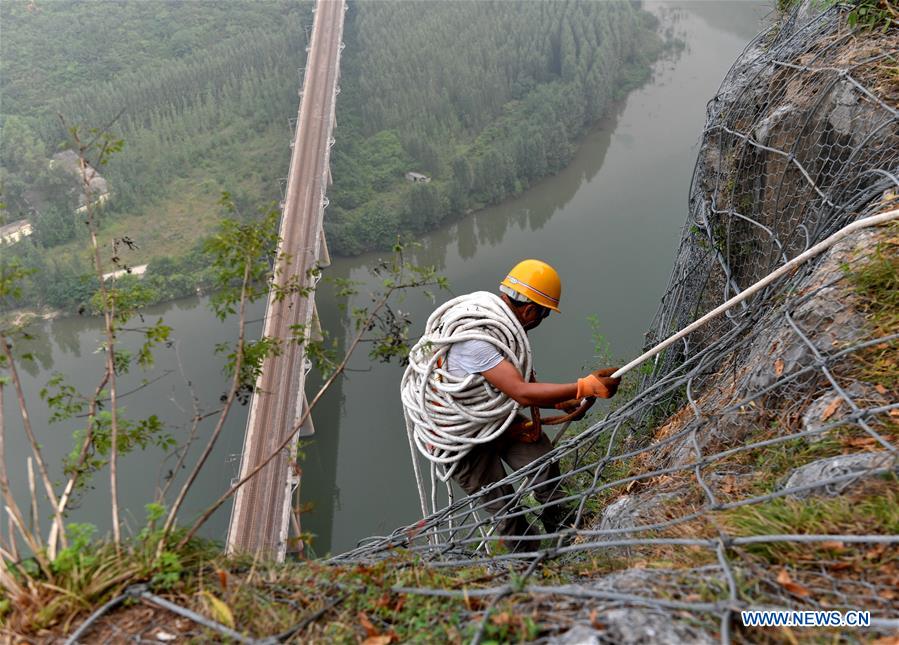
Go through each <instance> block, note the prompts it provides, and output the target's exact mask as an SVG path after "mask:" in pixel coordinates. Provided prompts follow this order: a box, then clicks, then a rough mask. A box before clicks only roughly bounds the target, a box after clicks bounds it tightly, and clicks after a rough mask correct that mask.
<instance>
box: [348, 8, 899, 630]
mask: <svg viewBox="0 0 899 645" xmlns="http://www.w3.org/2000/svg"><path fill="white" fill-rule="evenodd" d="M814 7H815V5H814V4H812V5H805V6H803V7H801V8H799V9H798V10H797V11H795V12H794V13H793V14H792V15H791V16H790V17H788V18H787V19H785V20H784V21H783V22H781V23H780V24H778V25H775V26H774V27H772V28H771V29H769V30H768V31H767V32H764V33H762V34H760V35H759V36H758V37H757V38H756V39H755V40H754V41H753V42H752V43H750V45H749V46H748V47H747V48H746V50H745V51H744V53H743V55H742V56H741V57H740V58H739V60H738V61H737V62H736V63H735V65H734V66H733V67H732V69H731V70H730V72H729V73H728V75H727V77H726V79H725V81H724V83H723V84H722V86H721V88H720V90H719V92H718V94H717V96H715V98H714V99H713V100H712V101H711V102H710V103H709V105H708V118H707V123H706V127H705V130H704V133H703V137H702V145H701V149H700V152H699V158H698V161H697V165H696V169H695V172H694V177H693V183H692V188H691V192H690V205H689V217H688V220H687V224H686V228H685V230H684V234H683V238H682V240H681V244H680V248H679V251H678V254H677V260H676V265H675V268H674V271H673V274H672V277H671V280H670V284H669V287H668V289H667V292H666V294H665V296H664V298H663V300H662V303H661V306H660V308H659V311H658V313H657V315H656V318H655V320H654V321H653V324H652V327H651V331H650V332H649V333H648V334H647V341H646V344H647V347H650V346H652V345H654V344H656V343H657V342H659V341H661V340H663V339H664V338H666V337H667V336H669V335H670V334H671V333H673V332H675V331H677V330H679V329H681V328H682V327H684V326H686V325H687V324H688V323H690V322H691V321H693V320H695V319H696V318H698V317H699V316H700V315H702V314H703V313H705V312H707V311H709V310H710V309H712V308H714V307H715V306H716V305H718V304H720V303H721V302H723V301H725V300H727V299H728V298H730V297H731V296H733V295H735V294H737V293H739V292H740V290H741V289H744V288H746V287H747V286H749V285H751V284H752V283H754V282H756V281H757V280H759V279H761V278H763V277H764V276H765V275H767V274H768V273H770V272H771V271H773V270H774V269H776V268H777V267H779V266H781V265H782V264H783V263H785V262H786V261H787V260H789V259H790V258H792V257H795V256H796V255H798V254H799V253H801V252H802V251H803V250H805V249H807V248H808V247H810V246H811V245H813V244H815V243H816V242H818V241H820V240H822V239H824V238H825V237H827V236H828V235H830V234H832V233H834V232H835V231H837V230H838V229H840V228H841V227H842V226H845V225H846V224H847V223H849V222H851V221H853V220H854V219H856V218H858V217H861V216H864V215H870V214H874V213H877V212H882V211H884V210H887V209H888V208H895V207H896V206H897V202H896V201H893V196H894V195H895V194H899V179H897V174H899V171H897V169H899V112H897V109H896V105H897V99H899V83H897V80H896V79H897V70H899V62H897V47H896V43H897V39H896V34H897V31H896V28H895V27H893V28H892V29H890V30H889V31H888V32H886V33H881V32H870V31H868V32H858V31H854V30H852V29H850V28H849V27H848V25H847V20H846V14H847V11H848V8H846V7H833V8H831V9H829V10H827V11H825V12H823V13H818V12H816V11H815V9H814ZM897 238H899V229H897V227H896V225H895V224H894V225H892V226H887V227H882V228H879V229H876V230H868V231H862V232H860V233H857V234H854V235H853V236H851V237H850V238H848V239H846V240H844V241H843V242H841V243H839V244H838V245H837V246H836V247H835V248H833V249H832V250H831V251H829V252H827V253H825V254H824V255H823V256H821V257H819V258H818V259H816V260H813V261H811V262H810V263H809V264H807V265H806V266H804V267H803V268H801V269H799V270H798V271H797V272H796V273H795V274H793V275H792V276H791V277H789V278H788V279H784V280H781V281H780V282H778V283H777V284H776V285H774V286H772V287H771V288H769V289H768V290H767V291H766V292H765V293H763V294H761V295H759V296H758V297H755V298H754V299H752V300H751V301H749V302H748V303H746V304H744V305H743V306H739V305H738V306H737V307H736V308H735V309H733V310H731V311H730V312H729V313H728V314H727V315H726V316H722V317H721V318H719V319H718V320H716V321H713V322H712V323H711V324H709V325H708V326H706V327H705V328H703V329H701V330H699V331H697V332H695V333H693V334H692V335H690V336H689V337H688V338H687V339H685V342H683V343H682V344H681V345H679V346H677V349H676V351H672V350H673V348H670V349H669V350H668V351H666V352H665V353H664V354H662V355H661V356H660V357H659V359H658V360H656V361H655V363H654V364H652V365H649V366H648V367H647V368H646V369H644V370H643V376H642V383H641V384H640V385H639V392H638V393H637V394H634V393H633V392H632V393H631V397H630V399H629V400H628V401H627V402H626V403H624V404H623V405H621V406H620V407H618V408H617V409H616V410H615V411H614V412H612V413H611V414H609V415H608V416H607V417H606V418H605V419H603V420H602V421H600V422H598V423H594V424H593V425H590V426H589V427H588V428H581V429H579V430H578V432H579V434H575V433H573V432H571V431H569V434H568V435H567V436H566V438H563V439H562V440H561V441H560V442H559V444H558V446H557V447H556V449H555V450H554V451H553V452H552V453H550V454H548V455H546V457H545V458H542V459H540V460H538V461H536V462H534V463H532V464H531V465H530V466H528V467H526V468H523V469H521V470H519V471H517V472H515V473H513V474H511V475H509V476H508V477H507V478H506V479H505V480H504V481H503V482H500V483H499V484H497V485H496V486H497V487H498V486H500V485H507V484H511V485H512V486H514V487H515V492H514V493H513V494H508V495H506V496H505V499H506V501H507V503H506V512H505V514H500V515H499V516H491V515H490V514H489V513H487V512H484V510H483V503H481V502H480V501H479V498H478V496H473V497H469V498H465V499H459V500H457V501H455V502H454V503H452V504H451V505H449V506H447V507H446V508H445V509H443V510H442V511H441V512H439V513H437V514H434V515H432V516H430V517H428V518H426V519H425V520H424V521H422V522H420V523H419V524H417V525H414V526H411V527H406V528H403V529H398V530H397V531H395V532H394V533H393V534H392V535H390V536H386V537H374V538H371V539H368V540H364V541H363V542H362V543H360V546H359V547H358V548H356V549H354V550H352V551H350V552H348V553H345V554H343V555H341V556H339V557H337V558H335V559H334V561H335V562H338V563H340V562H359V561H370V560H373V559H378V558H383V557H388V556H389V555H391V554H392V553H394V552H395V550H396V549H405V550H407V551H411V552H413V553H415V554H418V555H419V556H420V557H421V558H422V560H423V561H425V562H428V563H430V564H431V565H432V566H437V567H463V566H467V565H475V564H479V565H486V566H492V567H496V568H498V569H499V570H502V569H503V568H508V569H509V570H510V571H512V570H514V571H516V573H515V577H514V584H513V582H512V579H511V578H510V582H509V584H505V585H499V586H496V587H493V588H490V589H481V590H477V591H475V590H469V591H467V592H465V593H468V594H472V593H476V594H479V595H482V596H487V597H491V598H494V599H497V598H500V597H503V596H508V595H510V594H513V593H514V594H516V597H517V598H520V600H521V602H522V603H527V602H531V603H533V604H535V605H539V604H540V603H541V602H545V601H546V600H547V599H548V598H550V597H554V598H556V599H564V598H566V597H567V598H569V599H590V603H588V604H589V605H590V607H591V609H592V610H596V609H599V610H600V611H601V612H602V611H606V612H607V614H608V612H613V611H618V610H624V609H628V611H630V610H631V609H633V608H641V610H640V612H639V614H640V616H642V618H641V620H644V621H648V622H647V623H646V624H649V625H651V624H652V620H651V618H650V617H651V615H653V614H654V613H656V614H657V613H658V612H668V613H671V612H675V613H676V614H677V616H678V617H679V620H680V621H681V622H682V624H681V625H680V626H678V627H675V626H671V625H670V624H669V626H668V627H667V629H669V631H670V630H673V629H682V630H688V631H686V632H683V633H680V635H679V636H678V635H677V633H676V632H670V634H671V635H673V636H672V637H673V638H676V639H677V638H680V637H683V638H689V639H698V640H703V639H704V638H705V636H708V635H709V634H712V633H715V637H716V638H721V639H722V640H724V641H727V640H729V639H731V638H732V635H733V633H734V632H733V630H734V629H735V625H736V623H737V622H738V620H739V616H738V613H737V612H738V611H739V610H741V609H748V608H759V607H784V608H804V609H822V608H827V609H840V610H849V609H862V610H864V609H867V610H870V611H871V614H872V622H873V623H874V624H875V625H876V626H878V627H879V628H880V629H881V630H884V629H886V630H892V629H897V628H899V609H897V598H899V595H897V593H896V591H895V589H896V585H897V584H899V569H897V563H896V556H895V548H896V545H897V544H899V535H896V533H897V527H896V525H895V513H892V514H891V513H890V512H889V511H888V510H886V508H888V507H889V505H890V503H893V504H895V503H896V501H897V497H896V496H895V495H894V493H891V492H890V491H891V490H892V491H895V485H896V480H895V475H896V472H897V446H899V402H897V400H899V395H897V390H896V388H897V383H896V380H895V378H894V377H892V378H891V377H890V376H889V370H890V366H891V365H892V366H893V368H896V363H895V362H891V360H894V359H895V357H896V355H897V353H899V328H896V327H893V328H891V329H886V330H884V329H883V328H877V327H876V325H874V324H873V322H872V317H871V315H869V314H870V310H871V307H872V306H874V305H871V304H870V303H869V302H868V301H867V300H865V297H864V296H863V294H862V293H861V287H860V286H859V278H857V277H854V276H858V275H860V274H862V275H864V274H865V271H869V270H870V269H871V267H872V266H880V265H879V264H877V263H884V262H886V263H889V262H890V259H891V257H892V258H895V254H896V253H897V250H899V246H897V245H899V240H897ZM872 263H874V264H872ZM893 266H895V265H893ZM893 287H895V284H894V285H893ZM894 313H895V312H894ZM892 320H893V322H895V320H896V319H895V317H893V318H892ZM891 357H892V358H891ZM879 367H882V368H883V369H885V370H886V372H885V373H884V374H882V375H881V374H880V373H879V372H877V369H878V368H879ZM897 369H899V368H897ZM550 461H556V462H559V463H560V464H561V466H562V474H561V476H560V477H558V478H557V479H555V480H552V481H550V482H549V483H548V484H547V486H552V487H554V488H556V489H558V490H561V491H562V492H564V494H565V497H564V499H563V500H560V501H554V502H550V505H552V506H555V505H559V506H565V507H567V508H570V509H571V515H570V517H569V520H568V522H567V524H568V525H569V526H570V527H572V528H569V529H567V530H562V531H559V532H556V533H553V534H542V535H539V536H527V539H529V540H530V541H529V542H528V544H530V546H529V547H528V548H527V549H525V550H524V551H521V550H517V551H515V552H510V551H508V550H507V549H504V548H503V547H502V546H501V545H499V544H498V542H499V541H500V540H501V538H502V536H499V535H496V534H495V533H494V529H493V527H494V526H495V525H496V524H497V523H498V522H499V521H501V520H502V519H505V518H506V517H510V516H513V515H516V514H519V515H520V514H524V515H526V517H528V518H529V519H530V520H531V521H532V527H534V528H535V529H537V532H538V533H539V532H540V531H539V529H540V526H541V525H540V522H539V519H538V518H539V515H540V512H541V510H542V509H543V508H544V507H543V506H542V505H541V504H540V503H538V502H537V501H536V498H535V497H534V495H533V493H534V488H533V486H529V481H533V480H534V478H535V474H537V473H538V472H540V471H541V470H542V469H545V468H546V467H547V464H548V463H549V462H550ZM544 497H545V496H544ZM880 503H882V504H883V505H884V506H885V508H881V506H878V504H880ZM869 507H870V508H869ZM849 527H851V528H849ZM835 529H839V530H836V532H834V531H835ZM891 551H892V552H893V555H892V556H891V557H890V556H887V557H886V559H880V558H881V557H882V556H883V555H884V553H889V552H891ZM848 553H852V554H857V555H853V556H852V557H845V558H844V557H843V556H844V555H845V554H848ZM853 557H857V558H861V559H862V560H864V558H867V560H864V561H865V563H866V564H869V563H871V562H874V561H876V562H879V563H881V565H880V566H878V567H874V568H872V567H867V568H866V567H865V566H862V565H861V564H859V562H856V561H854V560H852V558H853ZM597 560H599V562H597ZM550 561H556V562H558V563H562V564H565V563H568V564H569V565H570V566H571V567H573V568H575V569H576V568H577V565H578V563H579V562H580V563H583V562H592V563H593V565H594V573H593V575H590V576H587V577H588V578H589V579H588V580H587V581H584V580H583V576H582V577H581V579H580V580H572V582H571V583H570V584H564V585H555V586H547V585H543V584H541V582H540V580H539V579H540V578H541V576H540V575H533V574H535V572H540V571H542V569H543V567H544V566H545V565H546V563H548V562H550ZM884 562H885V563H886V564H883V563H884ZM511 563H521V566H519V567H515V566H513V565H512V564H511ZM647 567H651V568H647ZM874 569H879V571H875V570H874ZM522 571H523V573H522ZM616 572H617V573H616ZM403 591H406V592H409V593H413V592H414V593H423V594H436V595H450V596H452V595H461V594H462V593H463V592H462V591H447V590H438V589H424V588H421V589H404V590H403ZM541 599H542V600H541ZM581 605H583V603H577V602H575V603H574V604H573V605H572V606H573V607H574V606H581ZM622 615H623V616H626V617H627V619H626V620H625V623H626V622H627V621H629V620H632V619H634V616H633V615H629V614H627V612H625V613H624V614H622ZM582 618H583V619H584V620H585V621H586V614H584V615H583V616H582ZM569 620H570V622H569V623H568V624H569V625H570V624H573V623H576V622H577V619H576V618H571V617H570V616H569ZM599 620H600V621H601V622H604V623H605V624H606V625H609V624H610V621H609V619H608V615H607V616H606V619H605V620H604V619H603V617H602V614H600V619H599ZM572 621H573V622H572ZM612 622H614V621H612ZM663 622H665V621H663ZM562 624H563V625H564V622H563V623H562ZM586 624H587V625H589V624H590V623H589V622H587V623H586ZM620 624H621V621H619V626H620ZM693 626H698V627H702V628H703V629H702V630H700V631H698V632H690V631H689V630H692V629H693ZM610 629H614V625H613V626H612V627H611V628H610ZM622 629H623V628H622ZM599 635H600V636H601V635H602V634H599ZM626 636H627V635H626V634H624V633H623V632H621V631H619V632H614V631H613V632H612V636H609V635H608V634H606V636H605V637H612V638H613V639H614V638H626ZM634 637H635V638H636V636H634Z"/></svg>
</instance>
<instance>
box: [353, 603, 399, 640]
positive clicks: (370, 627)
mask: <svg viewBox="0 0 899 645" xmlns="http://www.w3.org/2000/svg"><path fill="white" fill-rule="evenodd" d="M357 617H358V618H359V624H360V625H362V629H364V630H365V635H366V638H365V640H364V641H362V645H388V644H389V643H392V642H393V641H394V639H395V638H396V634H394V633H392V632H391V633H388V634H382V633H381V630H379V629H378V628H377V627H375V625H374V623H372V622H371V619H370V618H369V617H368V615H367V614H366V613H365V612H364V611H360V612H359V613H358V614H357Z"/></svg>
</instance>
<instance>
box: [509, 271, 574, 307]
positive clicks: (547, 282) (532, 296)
mask: <svg viewBox="0 0 899 645" xmlns="http://www.w3.org/2000/svg"><path fill="white" fill-rule="evenodd" d="M500 284H501V285H502V286H504V287H508V288H509V289H511V290H512V291H515V292H516V293H519V294H521V295H522V296H525V297H526V298H527V299H528V300H533V301H534V302H536V303H537V304H538V305H543V306H544V307H548V308H549V309H552V310H553V311H559V298H561V297H562V280H561V279H559V274H558V273H557V272H556V270H555V269H553V268H552V267H551V266H549V265H548V264H547V263H546V262H541V261H540V260H522V261H521V262H519V263H518V264H516V265H515V266H514V267H512V270H511V271H509V275H507V276H506V279H505V280H503V281H502V282H500ZM559 313H561V312H559Z"/></svg>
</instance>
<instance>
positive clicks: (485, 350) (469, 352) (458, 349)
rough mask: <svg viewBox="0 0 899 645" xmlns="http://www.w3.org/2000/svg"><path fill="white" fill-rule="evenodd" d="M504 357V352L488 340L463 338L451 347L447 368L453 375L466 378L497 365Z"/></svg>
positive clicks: (447, 358) (448, 353)
mask: <svg viewBox="0 0 899 645" xmlns="http://www.w3.org/2000/svg"><path fill="white" fill-rule="evenodd" d="M503 358H504V357H503V355H502V353H501V352H500V351H499V350H498V349H496V347H495V346H494V345H492V344H491V343H488V342H487V341H486V340H463V341H460V342H458V343H453V344H452V346H451V347H450V348H449V351H448V352H447V357H446V370H447V371H448V372H449V373H450V374H452V375H453V376H458V377H461V378H464V377H465V376H467V375H469V374H480V373H481V372H486V371H487V370H489V369H492V368H494V367H496V366H497V365H499V364H500V361H502V360H503Z"/></svg>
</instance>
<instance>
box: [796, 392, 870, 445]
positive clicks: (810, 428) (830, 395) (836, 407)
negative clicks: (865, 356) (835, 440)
mask: <svg viewBox="0 0 899 645" xmlns="http://www.w3.org/2000/svg"><path fill="white" fill-rule="evenodd" d="M845 389H846V394H848V395H849V396H850V398H852V400H853V401H854V402H855V403H856V405H858V406H859V407H873V406H879V405H884V404H886V403H887V400H886V398H885V397H884V396H883V395H882V394H880V393H879V392H878V391H877V390H876V389H874V387H873V386H871V385H870V384H868V383H862V382H856V383H853V384H852V385H850V386H849V387H847V388H845ZM849 412H850V407H849V404H848V403H846V401H845V400H843V397H842V396H840V395H839V394H838V393H837V392H836V391H834V390H828V391H827V392H826V393H824V394H822V395H821V396H819V397H818V398H817V399H815V400H814V401H812V402H811V404H810V405H809V406H808V407H807V408H806V409H805V412H803V414H802V431H803V432H814V431H817V430H820V429H821V428H823V427H826V426H833V425H834V424H835V423H837V422H839V421H840V420H841V419H843V418H845V417H846V415H847V414H849ZM826 436H827V433H826V432H821V433H819V434H814V435H811V436H809V437H807V438H806V440H807V441H810V442H816V441H821V440H822V439H824V438H825V437H826Z"/></svg>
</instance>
